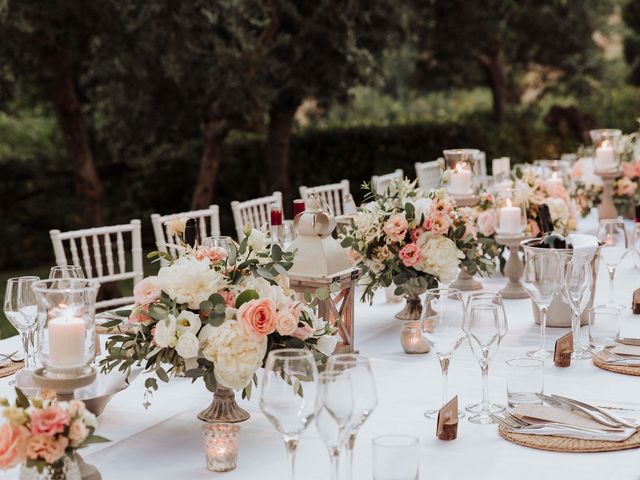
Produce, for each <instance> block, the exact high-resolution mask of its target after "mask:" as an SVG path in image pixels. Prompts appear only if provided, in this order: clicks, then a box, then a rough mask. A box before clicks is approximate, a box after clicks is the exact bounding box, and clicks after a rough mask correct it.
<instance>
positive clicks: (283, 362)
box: [260, 348, 318, 480]
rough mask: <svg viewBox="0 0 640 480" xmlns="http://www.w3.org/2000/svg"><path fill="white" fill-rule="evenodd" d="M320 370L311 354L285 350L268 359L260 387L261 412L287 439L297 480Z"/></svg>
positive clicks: (292, 471)
mask: <svg viewBox="0 0 640 480" xmlns="http://www.w3.org/2000/svg"><path fill="white" fill-rule="evenodd" d="M317 377H318V370H317V368H316V362H315V360H314V358H313V355H312V354H311V352H310V351H308V350H302V349H297V348H284V349H281V350H273V351H271V352H270V353H269V355H268V356H267V362H266V364H265V367H264V373H263V376H262V383H261V387H260V409H261V410H262V412H263V413H264V414H265V415H266V416H267V418H268V419H269V421H270V422H271V423H272V424H273V426H274V427H275V428H276V429H277V430H278V432H280V434H281V435H282V437H283V439H284V443H285V446H286V449H287V454H288V457H289V464H290V479H291V480H294V479H295V456H296V449H297V447H298V442H299V441H300V436H301V435H302V433H303V432H304V430H305V429H306V428H307V426H308V425H309V423H310V422H311V420H313V415H314V413H315V400H316V388H317V385H316V379H317Z"/></svg>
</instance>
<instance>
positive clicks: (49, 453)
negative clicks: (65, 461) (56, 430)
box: [25, 435, 69, 464]
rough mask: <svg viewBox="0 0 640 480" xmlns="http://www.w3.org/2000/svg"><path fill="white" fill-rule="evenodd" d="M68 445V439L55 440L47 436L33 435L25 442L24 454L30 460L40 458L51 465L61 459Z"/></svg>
mask: <svg viewBox="0 0 640 480" xmlns="http://www.w3.org/2000/svg"><path fill="white" fill-rule="evenodd" d="M68 445H69V439H68V438H66V437H60V438H58V439H56V438H55V437H50V436H49V435H34V436H33V437H31V438H29V440H28V441H27V445H26V450H25V454H26V456H27V458H30V459H31V460H37V459H38V458H42V459H43V460H44V461H45V462H47V463H49V464H51V463H54V462H56V461H57V460H60V458H62V456H63V455H64V451H65V449H66V448H67V446H68Z"/></svg>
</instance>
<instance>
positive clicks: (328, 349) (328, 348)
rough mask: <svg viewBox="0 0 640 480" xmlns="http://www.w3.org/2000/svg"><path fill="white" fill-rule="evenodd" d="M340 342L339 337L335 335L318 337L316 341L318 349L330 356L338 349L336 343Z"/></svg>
mask: <svg viewBox="0 0 640 480" xmlns="http://www.w3.org/2000/svg"><path fill="white" fill-rule="evenodd" d="M337 344H338V338H337V337H336V336H335V335H323V336H322V337H320V338H318V341H317V343H316V349H317V350H318V351H319V352H320V353H322V354H324V355H326V356H327V357H328V356H330V355H331V354H332V353H333V351H334V350H335V349H336V345H337Z"/></svg>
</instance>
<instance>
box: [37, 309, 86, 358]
mask: <svg viewBox="0 0 640 480" xmlns="http://www.w3.org/2000/svg"><path fill="white" fill-rule="evenodd" d="M47 328H48V329H49V364H50V365H51V366H52V367H74V366H81V365H83V364H84V363H85V352H84V337H85V334H86V331H87V329H86V327H85V324H84V319H82V318H79V317H74V316H73V315H72V314H71V312H69V311H62V312H61V316H59V317H54V318H52V319H51V320H49V322H48V323H47Z"/></svg>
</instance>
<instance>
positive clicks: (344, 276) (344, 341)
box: [287, 195, 360, 353]
mask: <svg viewBox="0 0 640 480" xmlns="http://www.w3.org/2000/svg"><path fill="white" fill-rule="evenodd" d="M305 207H306V210H305V211H304V212H303V213H301V214H299V215H298V216H297V217H296V218H295V220H294V225H295V228H296V229H297V232H298V236H297V237H296V239H295V240H294V241H293V243H292V244H291V245H289V247H288V248H287V250H288V251H296V255H295V258H294V261H293V267H291V269H290V270H289V279H290V284H291V288H293V289H294V290H295V291H296V292H299V293H301V294H304V293H306V292H309V293H311V294H315V292H316V291H317V290H318V289H320V288H325V289H327V290H328V292H329V294H328V296H327V297H326V298H325V299H324V300H320V299H318V298H315V300H314V302H313V304H312V305H313V306H314V307H315V308H316V313H317V315H318V317H319V318H322V319H323V320H324V321H326V322H329V323H330V324H331V325H334V326H336V328H337V329H338V335H339V337H340V340H339V342H338V345H337V347H336V350H335V351H336V353H337V352H340V353H348V352H353V351H354V339H353V333H354V329H353V322H354V311H355V286H356V282H357V281H358V278H359V276H360V270H359V269H358V268H354V267H353V266H352V263H351V260H349V257H348V256H347V252H346V250H345V249H344V248H343V247H342V246H341V245H340V244H339V243H338V241H337V240H336V239H334V238H333V237H332V236H331V233H332V232H333V230H334V229H335V228H336V221H335V217H334V216H333V213H332V212H331V211H330V209H329V208H328V206H327V205H326V204H324V202H323V201H322V199H320V197H318V196H315V195H312V196H310V197H309V198H308V199H307V202H306V203H305ZM332 285H335V286H337V287H338V288H331V286H332Z"/></svg>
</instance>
